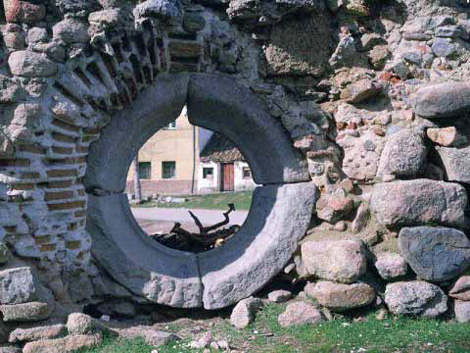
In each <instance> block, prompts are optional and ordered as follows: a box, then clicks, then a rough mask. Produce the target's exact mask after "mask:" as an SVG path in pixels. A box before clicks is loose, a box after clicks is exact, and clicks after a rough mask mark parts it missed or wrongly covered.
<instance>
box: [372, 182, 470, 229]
mask: <svg viewBox="0 0 470 353" xmlns="http://www.w3.org/2000/svg"><path fill="white" fill-rule="evenodd" d="M466 205H467V193H466V191H465V189H464V188H463V187H462V186H461V185H458V184H454V183H446V182H442V181H434V180H428V179H416V180H407V181H395V182H390V183H382V184H375V186H374V189H373V191H372V197H371V210H372V212H373V213H374V214H375V216H376V218H377V221H378V222H379V223H380V224H382V225H385V226H393V227H396V226H415V225H424V224H429V223H431V222H432V223H438V224H443V225H449V226H456V227H464V225H465V207H466Z"/></svg>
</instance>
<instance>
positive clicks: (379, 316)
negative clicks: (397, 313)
mask: <svg viewBox="0 0 470 353" xmlns="http://www.w3.org/2000/svg"><path fill="white" fill-rule="evenodd" d="M387 316H388V312H387V310H385V309H380V310H379V311H378V312H377V314H376V315H375V318H376V319H377V320H378V321H383V320H385V319H386V318H387Z"/></svg>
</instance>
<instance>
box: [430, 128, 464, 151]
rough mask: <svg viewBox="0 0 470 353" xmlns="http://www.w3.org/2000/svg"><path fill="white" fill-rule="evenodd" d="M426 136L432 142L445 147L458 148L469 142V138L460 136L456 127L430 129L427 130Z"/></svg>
mask: <svg viewBox="0 0 470 353" xmlns="http://www.w3.org/2000/svg"><path fill="white" fill-rule="evenodd" d="M426 135H427V136H428V138H429V139H430V140H431V141H432V142H434V143H435V144H438V145H440V146H443V147H458V146H461V145H465V144H466V143H467V142H468V138H467V136H465V135H462V134H460V133H459V131H458V130H457V128H456V127H455V126H449V127H444V128H430V129H427V130H426Z"/></svg>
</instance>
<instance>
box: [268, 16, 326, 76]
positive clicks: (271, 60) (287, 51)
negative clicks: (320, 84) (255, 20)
mask: <svg viewBox="0 0 470 353" xmlns="http://www.w3.org/2000/svg"><path fill="white" fill-rule="evenodd" d="M330 36H331V33H330V30H329V19H328V17H327V16H321V15H319V16H315V17H310V18H309V17H306V18H304V19H301V20H298V19H297V20H290V21H288V20H286V21H284V22H282V23H281V24H279V25H277V26H275V27H274V29H273V31H272V33H271V42H270V44H269V45H268V46H267V47H266V49H265V51H264V54H265V57H266V63H267V71H268V74H269V75H276V76H278V75H280V76H282V75H294V76H303V75H316V76H319V75H321V74H322V73H323V72H324V71H325V69H326V63H327V62H328V58H329V57H330V54H331V47H330Z"/></svg>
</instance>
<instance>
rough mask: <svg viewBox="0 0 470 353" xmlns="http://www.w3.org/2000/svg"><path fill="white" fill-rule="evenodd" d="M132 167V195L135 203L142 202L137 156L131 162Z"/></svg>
mask: <svg viewBox="0 0 470 353" xmlns="http://www.w3.org/2000/svg"><path fill="white" fill-rule="evenodd" d="M132 164H133V166H134V195H135V199H136V200H137V201H139V202H140V201H142V187H141V186H140V174H139V155H137V156H136V157H135V158H134V161H133V162H132Z"/></svg>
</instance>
